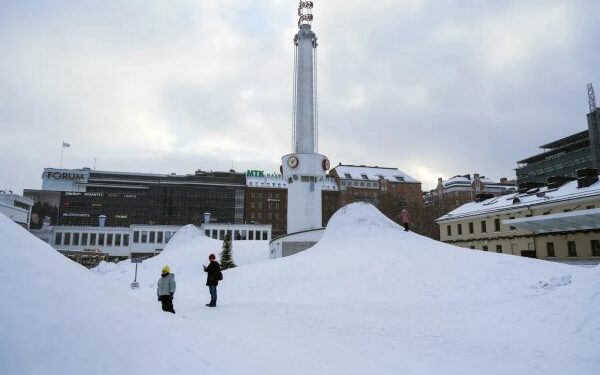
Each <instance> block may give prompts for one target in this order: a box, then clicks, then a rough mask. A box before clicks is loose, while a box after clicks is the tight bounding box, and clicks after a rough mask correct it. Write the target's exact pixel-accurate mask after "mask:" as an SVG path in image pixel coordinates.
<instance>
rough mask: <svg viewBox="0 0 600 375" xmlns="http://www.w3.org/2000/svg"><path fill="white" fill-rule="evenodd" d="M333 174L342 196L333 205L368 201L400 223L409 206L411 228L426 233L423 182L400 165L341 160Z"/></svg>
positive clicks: (339, 205)
mask: <svg viewBox="0 0 600 375" xmlns="http://www.w3.org/2000/svg"><path fill="white" fill-rule="evenodd" d="M330 176H331V177H333V179H334V180H335V182H336V183H337V185H338V186H339V198H338V199H339V200H333V199H332V206H333V204H334V203H335V204H338V208H339V207H343V206H345V205H347V204H349V203H352V202H368V203H371V204H373V205H374V206H375V207H377V208H378V209H379V210H380V211H381V212H382V213H383V214H385V215H386V216H387V217H389V218H390V219H392V220H394V221H395V222H397V223H399V222H400V212H401V211H402V209H404V208H406V209H407V210H408V211H409V213H410V215H411V227H412V230H414V231H415V232H418V233H423V228H424V226H423V199H422V194H423V193H422V191H421V182H419V181H417V180H416V179H415V178H413V177H411V176H409V175H408V174H406V173H404V172H402V171H401V170H399V169H398V168H384V167H377V166H375V167H372V166H365V165H343V164H341V163H340V164H339V165H337V166H336V167H335V168H333V169H332V170H331V172H330ZM332 198H333V197H332Z"/></svg>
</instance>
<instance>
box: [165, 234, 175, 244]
mask: <svg viewBox="0 0 600 375" xmlns="http://www.w3.org/2000/svg"><path fill="white" fill-rule="evenodd" d="M171 236H173V233H172V232H170V231H166V232H165V243H169V241H170V240H171Z"/></svg>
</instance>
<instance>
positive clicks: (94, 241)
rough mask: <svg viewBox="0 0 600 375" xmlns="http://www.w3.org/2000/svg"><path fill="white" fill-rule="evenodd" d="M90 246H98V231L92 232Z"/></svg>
mask: <svg viewBox="0 0 600 375" xmlns="http://www.w3.org/2000/svg"><path fill="white" fill-rule="evenodd" d="M90 246H96V233H90Z"/></svg>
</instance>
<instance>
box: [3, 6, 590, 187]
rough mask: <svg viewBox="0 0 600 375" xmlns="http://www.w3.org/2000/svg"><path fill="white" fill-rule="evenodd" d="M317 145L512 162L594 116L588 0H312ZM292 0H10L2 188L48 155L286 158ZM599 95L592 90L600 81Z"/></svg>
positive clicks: (346, 156)
mask: <svg viewBox="0 0 600 375" xmlns="http://www.w3.org/2000/svg"><path fill="white" fill-rule="evenodd" d="M314 2H315V10H314V13H315V22H314V24H313V28H314V30H315V31H316V33H317V36H318V37H319V48H318V75H319V76H318V83H319V87H318V95H319V131H320V134H319V136H320V141H319V151H320V152H321V153H323V154H325V155H328V156H329V157H330V159H331V161H332V164H333V165H336V164H338V163H339V162H342V163H345V164H366V165H379V166H393V167H398V168H400V169H401V170H403V171H404V172H406V173H408V174H409V175H412V176H414V177H416V178H418V179H419V180H420V181H422V183H423V188H432V187H433V186H434V185H435V183H436V180H437V177H439V176H442V177H444V178H446V177H451V176H453V175H455V174H464V173H474V172H479V173H481V174H484V175H486V176H490V177H493V178H495V179H497V178H499V177H501V176H507V177H513V176H514V171H513V169H514V167H515V165H516V161H517V160H519V159H521V158H524V157H527V156H530V155H532V154H534V153H536V152H538V149H537V148H538V146H539V145H541V144H543V143H545V142H547V141H550V140H553V139H556V138H558V137H563V136H566V135H569V134H572V133H575V132H578V131H581V130H584V129H585V128H586V118H585V115H586V113H587V112H588V102H587V93H586V84H587V83H588V82H593V83H594V84H595V85H596V88H597V90H599V91H600V69H599V68H600V48H598V46H599V37H600V23H599V22H598V19H600V8H599V7H598V3H597V1H595V0H589V1H584V0H581V1H577V0H568V1H567V0H565V1H551V0H540V1H527V0H520V1H510V0H502V1H457V0H455V1H443V0H435V1H433V0H343V1H342V0H338V1H333V0H327V1H324V0H314ZM296 6H297V1H295V0H260V1H259V0H256V1H250V0H196V1H192V0H181V1H164V0H143V1H141V0H128V1H110V0H102V1H85V0H81V1H28V0H19V1H12V0H0V25H1V27H0V49H1V54H2V58H0V131H1V134H0V166H1V169H2V173H0V189H13V190H15V191H19V192H20V191H21V190H22V189H23V188H41V174H42V170H43V168H44V167H58V165H59V163H60V151H61V142H62V140H65V141H67V142H69V143H70V144H71V147H70V148H68V149H65V153H64V161H63V166H64V167H67V168H79V167H84V166H89V167H93V164H94V158H96V160H97V161H96V168H97V169H102V170H121V171H132V172H155V173H168V172H177V173H193V172H194V171H195V170H196V169H204V170H228V169H229V168H231V167H232V165H233V167H234V168H235V169H236V170H239V171H245V170H246V169H261V170H265V171H277V170H278V169H279V164H280V157H281V156H282V155H283V154H286V153H288V152H289V151H290V147H291V146H290V143H291V108H292V68H293V67H292V60H293V44H292V38H293V36H294V33H295V29H296ZM599 97H600V95H599Z"/></svg>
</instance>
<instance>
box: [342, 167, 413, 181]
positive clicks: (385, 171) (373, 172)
mask: <svg viewBox="0 0 600 375" xmlns="http://www.w3.org/2000/svg"><path fill="white" fill-rule="evenodd" d="M333 170H335V171H336V173H337V175H338V176H339V177H340V179H342V180H365V181H366V180H372V181H379V179H385V180H388V181H394V182H408V183H420V181H418V180H417V179H416V178H414V177H412V176H409V175H408V174H406V173H404V172H403V171H401V170H399V169H398V168H386V167H378V166H375V167H370V166H366V165H343V164H339V165H338V166H336V167H335V168H333Z"/></svg>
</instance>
